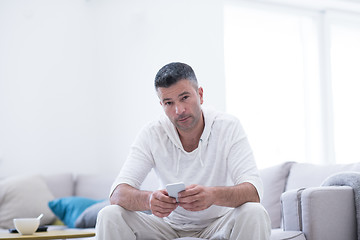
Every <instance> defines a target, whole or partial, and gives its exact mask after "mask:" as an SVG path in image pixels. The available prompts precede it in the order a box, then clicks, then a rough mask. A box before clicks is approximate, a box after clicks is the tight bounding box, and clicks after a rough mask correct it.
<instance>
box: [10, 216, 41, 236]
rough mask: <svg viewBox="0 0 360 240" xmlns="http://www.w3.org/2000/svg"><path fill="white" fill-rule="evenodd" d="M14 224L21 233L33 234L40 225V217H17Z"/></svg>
mask: <svg viewBox="0 0 360 240" xmlns="http://www.w3.org/2000/svg"><path fill="white" fill-rule="evenodd" d="M14 225H15V228H16V230H17V231H18V232H19V233H20V234H21V235H31V234H34V232H35V231H36V230H37V229H38V227H39V225H40V219H39V218H15V219H14Z"/></svg>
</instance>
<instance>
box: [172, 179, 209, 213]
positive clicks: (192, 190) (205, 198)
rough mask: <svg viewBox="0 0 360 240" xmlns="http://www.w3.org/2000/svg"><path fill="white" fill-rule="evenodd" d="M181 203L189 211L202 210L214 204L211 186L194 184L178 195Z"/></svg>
mask: <svg viewBox="0 0 360 240" xmlns="http://www.w3.org/2000/svg"><path fill="white" fill-rule="evenodd" d="M178 201H179V205H180V206H181V207H183V208H184V209H186V210H188V211H201V210H205V209H207V208H209V207H210V206H211V205H213V204H214V202H215V199H214V194H213V191H212V188H211V187H204V186H201V185H196V184H192V185H190V186H188V187H186V189H185V190H184V191H182V192H180V193H179V195H178Z"/></svg>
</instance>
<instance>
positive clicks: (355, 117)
mask: <svg viewBox="0 0 360 240" xmlns="http://www.w3.org/2000/svg"><path fill="white" fill-rule="evenodd" d="M330 21H331V25H330V26H331V27H330V36H331V76H332V86H333V88H332V89H333V90H332V91H333V109H334V110H333V111H334V139H335V141H334V147H335V158H336V161H337V162H342V163H347V162H354V161H360V152H359V147H360V106H359V104H360V67H359V66H360V17H359V16H357V17H356V16H354V17H349V15H346V16H341V15H340V16H339V15H336V17H334V18H330Z"/></svg>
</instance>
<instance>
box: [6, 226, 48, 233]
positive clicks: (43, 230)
mask: <svg viewBox="0 0 360 240" xmlns="http://www.w3.org/2000/svg"><path fill="white" fill-rule="evenodd" d="M47 229H48V227H47V226H39V227H38V229H37V230H36V232H46V231H47ZM9 232H10V233H18V230H16V228H10V229H9Z"/></svg>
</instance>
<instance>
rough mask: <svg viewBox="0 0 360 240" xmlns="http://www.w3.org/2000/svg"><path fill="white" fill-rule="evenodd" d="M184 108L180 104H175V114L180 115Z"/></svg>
mask: <svg viewBox="0 0 360 240" xmlns="http://www.w3.org/2000/svg"><path fill="white" fill-rule="evenodd" d="M184 110H185V108H184V107H183V106H182V105H181V104H176V106H175V112H176V114H178V115H180V114H182V113H183V112H184Z"/></svg>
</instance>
